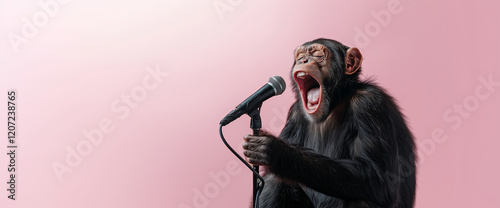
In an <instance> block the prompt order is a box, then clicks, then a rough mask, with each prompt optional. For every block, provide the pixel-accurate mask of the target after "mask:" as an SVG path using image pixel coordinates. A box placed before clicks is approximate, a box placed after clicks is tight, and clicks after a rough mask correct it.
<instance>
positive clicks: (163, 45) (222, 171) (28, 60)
mask: <svg viewBox="0 0 500 208" xmlns="http://www.w3.org/2000/svg"><path fill="white" fill-rule="evenodd" d="M45 2H52V3H54V2H55V4H51V6H50V7H49V9H51V10H50V11H52V12H51V13H50V14H51V15H50V14H47V13H46V12H44V10H43V6H40V5H39V4H40V3H41V4H42V5H43V4H44V3H45ZM493 2H494V1H486V0H485V1H465V0H464V1H452V0H449V1H445V0H441V1H430V0H420V1H418V0H415V1H410V0H399V1H397V0H391V1H387V0H386V1H376V2H375V1H340V0H337V1H313V2H312V1H307V2H306V1H244V0H227V1H226V0H210V1H181V0H178V1H160V0H157V1H154V0H151V1H123V0H115V1H77V0H73V1H69V2H68V1H62V0H61V1H60V2H57V1H55V0H50V1H49V0H38V1H0V103H1V105H0V108H1V109H0V115H3V116H4V118H3V120H4V122H5V120H6V118H5V117H6V111H7V109H6V108H7V105H6V103H7V101H6V99H7V95H6V92H7V90H8V89H17V91H18V100H17V105H18V112H17V113H18V114H17V119H18V120H17V131H18V132H17V135H18V138H17V142H18V145H19V149H18V152H17V153H18V155H17V158H16V162H17V167H18V169H17V171H18V172H17V176H16V179H17V193H16V201H12V200H9V199H7V195H8V192H7V191H6V190H5V189H6V187H7V184H6V181H7V179H8V175H7V165H8V159H7V157H6V154H5V153H6V152H7V149H6V145H7V143H6V141H7V139H6V135H7V133H6V129H7V128H6V125H5V123H4V124H2V125H0V126H2V127H1V128H0V135H2V137H3V139H2V142H1V143H0V144H1V146H0V154H1V155H2V156H1V157H0V183H1V184H3V185H1V186H0V187H3V188H2V189H0V190H1V191H0V206H1V207H51V208H59V207H74V208H79V207H174V208H180V207H184V208H186V207H247V206H248V204H249V203H250V200H251V199H250V198H251V174H250V172H249V171H247V170H246V169H244V166H243V165H240V164H239V163H237V164H238V165H236V166H235V164H236V162H235V161H236V158H234V157H233V156H232V154H231V153H230V152H229V151H228V150H227V149H226V148H225V146H224V145H223V143H222V142H221V140H220V138H219V135H218V123H219V121H220V119H221V118H222V117H223V116H224V115H225V114H226V113H228V112H229V111H230V110H232V108H234V107H235V106H236V105H237V104H238V103H239V102H241V101H242V100H243V99H245V98H246V97H247V96H248V95H250V94H251V93H253V92H254V91H255V90H257V89H258V88H259V87H261V86H262V85H263V84H264V83H265V82H266V81H267V79H268V78H269V77H270V76H274V75H281V76H283V77H284V78H285V80H286V81H287V84H288V89H287V91H286V92H285V93H284V94H283V95H281V96H278V97H275V98H272V99H270V100H269V101H267V102H265V104H264V106H263V110H262V117H263V125H264V127H265V128H266V129H268V130H270V131H271V132H274V133H276V134H277V133H279V131H280V130H281V128H282V127H283V125H284V122H285V115H286V112H287V109H288V108H289V106H290V104H291V103H292V102H293V95H292V93H291V87H290V85H289V84H290V79H289V75H288V73H289V70H290V68H291V66H292V63H293V59H292V52H293V50H294V49H295V48H296V47H297V46H298V45H300V44H302V43H304V42H306V41H309V40H312V39H315V38H319V37H325V38H332V39H336V40H339V41H341V42H342V43H344V44H346V45H349V46H358V47H359V48H361V51H362V52H363V54H364V57H365V60H364V63H363V67H364V76H365V77H367V76H375V77H377V80H378V82H379V83H380V84H381V85H382V86H383V87H385V88H386V89H387V90H388V91H389V92H390V93H391V94H392V95H393V96H394V97H396V98H397V100H398V102H399V104H400V106H401V107H402V108H403V112H404V113H405V114H406V116H407V117H408V121H409V124H410V126H411V129H412V130H413V133H414V134H415V136H416V142H417V144H418V146H419V156H420V162H419V164H418V178H417V179H418V187H417V198H416V207H499V206H500V199H499V198H498V196H499V194H500V191H499V188H498V187H499V186H500V179H499V177H498V176H499V175H500V167H499V162H498V159H499V158H500V153H499V152H500V151H499V150H498V148H499V145H500V142H499V139H500V138H499V137H500V131H499V126H498V125H499V123H500V118H499V117H500V111H499V110H498V106H500V92H499V91H500V86H489V87H490V88H487V87H485V86H484V84H483V82H482V81H480V80H481V79H482V80H488V79H492V80H493V82H500V58H499V57H500V39H499V37H500V28H499V24H498V20H499V19H500V15H498V13H499V8H500V4H498V3H493ZM214 4H218V5H219V6H225V7H224V8H226V9H227V10H226V11H224V12H223V13H220V16H219V14H218V12H217V10H216V9H215V8H214V6H213V5H214ZM388 4H389V6H388ZM54 5H55V6H54ZM394 5H395V8H393V7H394ZM40 12H42V13H43V14H42V13H40ZM44 14H45V16H43V15H44ZM373 14H390V19H387V18H386V17H387V16H383V17H384V18H385V19H382V20H380V18H376V16H377V15H375V16H374V15H373ZM33 17H35V18H38V19H37V20H36V21H38V22H37V24H38V26H36V29H37V30H38V31H37V32H36V33H34V32H33V31H31V32H32V33H31V36H29V34H28V36H29V37H28V36H26V37H25V36H22V30H23V27H26V24H27V23H26V22H25V21H23V18H27V20H28V21H30V22H33ZM44 17H45V19H44ZM44 21H45V22H44ZM359 31H363V32H364V33H365V34H366V35H367V36H366V37H365V39H363V41H361V39H356V37H357V36H358V35H359V34H358V32H359ZM13 34H14V35H17V36H19V37H25V38H26V42H23V43H19V45H17V46H16V47H13V46H12V41H11V40H10V39H9V37H12V35H13ZM15 48H17V50H16V49H15ZM148 67H150V68H153V69H155V68H157V67H158V69H160V70H161V71H163V73H165V74H166V73H168V75H165V76H163V77H161V80H162V82H160V83H157V85H156V88H154V89H151V90H144V89H145V88H144V87H143V80H144V79H146V80H148V79H149V77H150V76H149V75H148V71H147V68H148ZM489 76H491V78H489ZM148 83H149V84H154V83H155V80H154V79H151V80H149V81H148ZM497 85H498V84H497ZM150 88H151V87H150ZM141 90H142V91H141ZM478 90H479V91H478ZM134 93H135V94H134ZM478 93H479V94H478ZM131 94H133V95H134V96H135V97H136V98H134V99H135V100H134V108H132V107H125V106H127V105H125V104H124V103H123V102H121V97H122V96H128V95H131ZM113 105H115V107H117V106H120V107H122V108H121V109H124V108H125V109H127V110H129V114H127V115H125V114H124V111H118V112H117V110H116V109H115V110H113V108H112V106H113ZM454 105H462V106H463V105H465V106H466V108H465V107H464V108H465V110H464V111H465V112H462V114H460V113H458V112H455V108H454ZM444 114H446V115H447V116H448V117H445V118H443V115H444ZM103 119H109V120H108V121H111V122H112V130H110V131H108V132H109V133H103V140H102V141H101V143H99V144H97V145H92V146H91V148H92V149H91V150H89V152H90V153H89V152H87V153H88V155H86V156H83V157H82V159H81V161H80V163H79V164H78V165H75V167H71V169H72V172H71V173H65V174H63V175H62V176H61V181H59V179H58V176H57V174H56V173H55V172H54V169H53V166H52V164H54V163H60V164H66V162H65V160H66V157H67V155H68V154H69V153H68V149H67V148H69V149H76V148H77V147H78V145H83V144H90V143H89V142H88V139H87V138H86V136H85V135H84V134H83V133H82V132H83V131H87V130H88V131H90V130H91V129H96V128H98V127H99V125H100V122H101V120H103ZM459 121H460V122H461V123H458V122H459ZM248 124H249V119H248V117H246V116H245V117H242V118H241V119H239V120H237V121H235V122H234V123H232V124H231V125H229V126H227V127H226V128H225V129H224V130H225V131H224V132H225V135H226V137H227V139H228V140H229V141H230V143H231V144H232V145H233V146H234V147H235V148H236V149H237V150H238V151H239V152H241V148H240V145H241V142H242V136H243V135H245V134H248V133H250V129H249V128H248ZM437 131H441V132H442V133H443V134H444V135H445V136H446V140H443V139H440V138H439V137H434V138H433V134H434V133H433V132H437ZM87 150H88V149H87ZM227 166H229V169H227V168H228V167H227ZM211 173H212V174H211ZM213 174H218V175H219V176H227V178H228V180H225V181H222V182H221V181H219V180H215V179H214V178H213V177H211V176H210V175H213ZM193 200H195V201H193Z"/></svg>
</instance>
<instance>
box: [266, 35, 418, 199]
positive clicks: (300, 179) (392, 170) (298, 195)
mask: <svg viewBox="0 0 500 208" xmlns="http://www.w3.org/2000/svg"><path fill="white" fill-rule="evenodd" d="M313 43H320V44H322V45H324V46H326V47H327V48H328V49H329V50H330V51H331V61H330V62H331V63H332V66H331V69H330V70H332V71H333V73H332V74H333V76H332V77H325V78H324V79H323V80H322V83H323V84H324V87H325V89H324V90H325V91H324V97H325V98H326V99H327V102H328V106H329V108H330V111H329V112H330V113H329V114H328V115H327V116H325V117H324V118H322V119H321V121H320V122H312V121H310V120H308V119H307V118H306V115H305V112H304V111H303V109H302V102H301V98H300V95H299V92H298V88H297V86H294V91H295V93H296V94H297V101H296V102H295V103H294V104H293V105H292V107H291V108H290V111H289V113H288V118H287V123H286V125H285V127H284V129H283V131H282V132H281V134H280V136H279V138H280V139H281V140H280V139H277V140H276V141H277V142H274V143H271V145H270V146H269V152H268V154H269V157H268V161H269V174H267V175H266V176H265V180H266V187H264V191H263V193H262V195H261V197H260V207H269V208H277V207H286V208H293V207H384V208H386V207H397V208H400V207H401V208H403V207H404V208H406V207H408V208H409V207H413V204H414V200H415V185H416V184H415V183H416V182H415V181H416V180H415V145H414V141H413V136H412V134H411V132H410V130H409V129H408V127H407V125H406V122H405V119H404V116H403V115H402V114H401V112H400V110H399V108H398V106H397V105H396V103H395V102H394V99H393V98H392V97H391V96H390V95H388V94H387V93H386V92H385V91H384V90H383V89H382V88H381V87H379V86H377V85H376V84H374V83H373V82H372V81H359V79H358V74H359V71H360V70H359V71H358V72H356V73H355V74H354V75H350V76H348V75H345V74H344V65H345V64H344V57H345V54H346V51H347V49H348V47H346V46H344V45H342V44H341V43H339V42H337V41H334V40H328V39H317V40H314V41H311V42H308V43H305V44H304V45H308V44H313ZM294 65H295V63H294ZM292 82H293V80H292ZM294 83H295V82H294ZM294 85H295V84H294Z"/></svg>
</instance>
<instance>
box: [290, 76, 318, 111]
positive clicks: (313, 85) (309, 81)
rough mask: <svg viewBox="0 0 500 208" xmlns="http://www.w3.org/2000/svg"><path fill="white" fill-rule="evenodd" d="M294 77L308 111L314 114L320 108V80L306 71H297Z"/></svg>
mask: <svg viewBox="0 0 500 208" xmlns="http://www.w3.org/2000/svg"><path fill="white" fill-rule="evenodd" d="M293 78H294V79H295V82H297V86H298V87H299V90H300V95H301V96H302V103H303V104H304V108H305V110H306V112H307V113H309V114H313V113H315V112H316V110H318V107H319V104H320V103H321V96H322V93H321V85H320V84H319V82H318V80H316V78H314V77H313V76H311V75H310V74H309V73H307V72H304V71H297V72H295V74H294V76H293Z"/></svg>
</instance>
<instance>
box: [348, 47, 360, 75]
mask: <svg viewBox="0 0 500 208" xmlns="http://www.w3.org/2000/svg"><path fill="white" fill-rule="evenodd" d="M362 62H363V55H361V52H360V51H359V49H358V48H355V47H352V48H349V49H348V50H347V52H346V55H345V74H347V75H351V74H354V73H356V71H358V69H359V68H360V67H361V63H362Z"/></svg>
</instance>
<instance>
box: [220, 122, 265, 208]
mask: <svg viewBox="0 0 500 208" xmlns="http://www.w3.org/2000/svg"><path fill="white" fill-rule="evenodd" d="M222 127H223V125H222V124H221V125H219V135H220V138H221V139H222V142H224V144H225V145H226V147H227V148H228V149H229V150H231V152H232V153H233V154H234V156H236V157H237V158H238V159H240V161H241V162H242V163H243V164H245V165H246V166H247V167H248V169H250V170H251V171H252V172H253V174H254V175H255V176H257V177H258V178H259V181H260V183H259V188H258V189H257V192H256V194H255V199H254V202H255V203H254V205H253V207H254V208H259V196H260V193H261V192H262V189H264V185H265V182H264V178H262V176H260V174H259V173H258V172H257V171H255V170H254V169H253V168H252V166H251V165H250V164H249V163H248V162H247V161H246V160H245V159H243V158H242V157H241V156H240V155H239V154H238V153H237V152H236V151H234V149H233V148H232V147H231V146H230V145H229V144H228V143H227V141H226V139H225V138H224V135H223V133H222ZM252 186H254V184H252Z"/></svg>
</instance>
